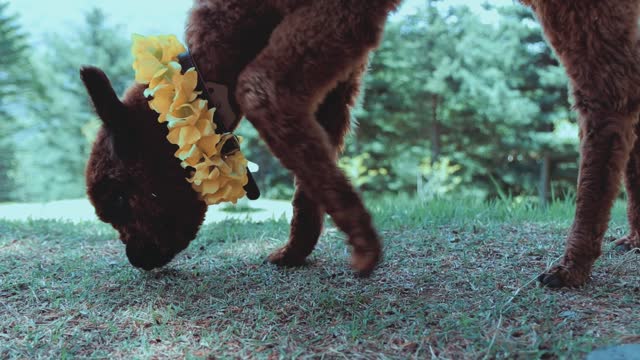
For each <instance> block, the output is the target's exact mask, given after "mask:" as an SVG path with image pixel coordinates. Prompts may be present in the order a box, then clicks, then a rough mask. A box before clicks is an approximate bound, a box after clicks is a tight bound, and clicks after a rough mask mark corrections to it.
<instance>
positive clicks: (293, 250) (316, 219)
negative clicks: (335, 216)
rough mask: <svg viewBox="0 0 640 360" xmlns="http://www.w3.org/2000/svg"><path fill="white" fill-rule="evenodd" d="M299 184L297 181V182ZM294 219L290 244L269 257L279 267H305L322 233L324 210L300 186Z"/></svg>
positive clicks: (294, 209)
mask: <svg viewBox="0 0 640 360" xmlns="http://www.w3.org/2000/svg"><path fill="white" fill-rule="evenodd" d="M296 182H297V181H296ZM292 205H293V218H292V219H291V232H290V234H289V242H288V243H287V244H286V245H285V246H283V247H281V248H279V249H277V250H276V251H274V252H272V253H271V255H269V258H268V260H269V262H270V263H272V264H276V265H279V266H300V265H304V263H305V259H306V258H307V256H309V254H311V252H312V251H313V248H314V247H315V246H316V244H317V243H318V238H319V237H320V233H321V232H322V223H323V220H324V209H322V207H321V206H320V205H318V203H317V202H315V201H313V200H312V199H311V198H310V197H309V196H307V194H305V192H304V190H302V187H300V185H298V184H297V185H296V192H295V194H294V196H293V203H292Z"/></svg>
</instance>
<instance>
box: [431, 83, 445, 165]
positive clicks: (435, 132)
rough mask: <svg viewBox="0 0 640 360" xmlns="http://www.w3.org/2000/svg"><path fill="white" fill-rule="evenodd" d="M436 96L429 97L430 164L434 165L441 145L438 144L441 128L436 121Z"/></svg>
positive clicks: (438, 156) (440, 150)
mask: <svg viewBox="0 0 640 360" xmlns="http://www.w3.org/2000/svg"><path fill="white" fill-rule="evenodd" d="M438 103H439V101H438V95H431V131H430V135H431V162H432V163H435V162H437V161H438V159H439V158H440V153H441V152H442V144H441V143H440V137H441V134H440V133H441V127H440V122H439V121H438Z"/></svg>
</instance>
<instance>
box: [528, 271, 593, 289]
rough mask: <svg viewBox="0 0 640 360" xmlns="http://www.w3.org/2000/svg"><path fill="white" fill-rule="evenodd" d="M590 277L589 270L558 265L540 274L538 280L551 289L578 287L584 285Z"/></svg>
mask: <svg viewBox="0 0 640 360" xmlns="http://www.w3.org/2000/svg"><path fill="white" fill-rule="evenodd" d="M588 277H589V271H576V270H571V269H569V268H567V267H565V266H562V265H556V266H554V267H553V268H551V270H549V272H547V273H543V274H540V276H538V281H539V282H540V284H541V285H542V286H543V287H547V288H550V289H560V288H563V287H568V288H576V287H580V286H582V285H584V284H585V283H586V282H587V278H588Z"/></svg>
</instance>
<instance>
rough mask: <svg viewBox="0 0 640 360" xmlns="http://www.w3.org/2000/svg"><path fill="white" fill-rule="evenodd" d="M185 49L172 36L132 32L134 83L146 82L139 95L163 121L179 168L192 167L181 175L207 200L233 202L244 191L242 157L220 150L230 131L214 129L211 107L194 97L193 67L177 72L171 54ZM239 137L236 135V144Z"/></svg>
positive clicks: (173, 56) (230, 136)
mask: <svg viewBox="0 0 640 360" xmlns="http://www.w3.org/2000/svg"><path fill="white" fill-rule="evenodd" d="M184 51H185V48H184V46H182V44H180V42H179V41H178V40H177V38H176V37H175V36H172V35H169V36H150V37H143V36H140V35H133V45H132V47H131V52H132V53H133V55H134V58H135V61H134V63H133V68H134V69H135V71H136V81H138V82H139V83H143V84H148V87H147V89H145V91H144V95H145V96H146V97H148V98H149V107H150V108H151V109H153V110H155V111H156V112H157V113H158V114H159V115H158V121H159V122H162V123H165V122H166V123H167V127H168V128H169V134H168V135H167V140H168V141H169V142H170V143H172V144H175V145H177V146H178V150H177V151H176V152H175V154H174V155H175V157H177V158H178V159H180V160H181V165H182V166H183V167H185V168H186V167H192V168H193V169H194V171H193V172H192V176H191V178H189V179H187V181H189V182H190V183H191V184H192V187H193V189H194V190H195V191H198V192H199V193H200V195H201V197H202V199H203V200H204V201H205V202H206V203H207V204H210V205H211V204H217V203H220V202H223V201H231V202H233V203H235V202H236V201H237V200H238V199H239V198H241V197H243V196H244V195H245V194H246V193H245V191H244V188H243V187H244V185H246V184H247V182H248V176H247V160H246V159H245V158H244V155H243V154H242V152H240V151H239V150H238V151H235V152H234V153H232V154H222V148H223V146H224V144H225V143H226V142H227V141H230V140H231V139H233V138H234V135H233V134H224V135H220V134H217V133H216V132H215V130H216V126H215V123H214V122H213V115H214V113H215V109H209V107H208V104H207V101H206V100H202V99H199V98H198V96H199V95H200V92H198V91H196V87H197V84H198V74H197V72H196V71H195V69H194V68H190V69H188V70H187V71H186V72H185V73H184V74H182V72H181V71H182V68H181V66H180V64H179V63H178V62H177V60H178V59H177V57H178V55H179V54H180V53H182V52H184ZM241 140H242V139H241V138H240V139H238V141H239V142H240V141H241Z"/></svg>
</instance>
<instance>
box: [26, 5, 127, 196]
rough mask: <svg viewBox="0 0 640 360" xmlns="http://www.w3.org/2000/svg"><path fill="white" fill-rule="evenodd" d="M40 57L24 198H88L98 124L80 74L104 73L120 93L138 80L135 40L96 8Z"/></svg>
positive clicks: (28, 136)
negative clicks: (88, 167)
mask: <svg viewBox="0 0 640 360" xmlns="http://www.w3.org/2000/svg"><path fill="white" fill-rule="evenodd" d="M46 44H47V46H46V47H44V48H42V49H40V51H38V52H36V55H35V56H34V63H35V67H36V73H37V78H38V83H37V91H36V93H37V98H36V99H34V101H32V103H31V106H30V108H29V111H30V115H31V116H30V117H29V119H25V122H27V124H26V126H27V127H28V129H29V130H28V131H27V132H26V133H25V134H23V136H24V140H23V144H25V145H26V147H25V148H23V150H22V152H23V153H24V154H25V158H24V159H23V160H24V166H22V167H21V168H20V173H19V176H20V178H29V179H30V183H29V186H28V187H25V188H24V189H22V190H23V197H25V198H28V199H35V200H51V199H59V198H69V197H81V196H83V194H84V176H83V174H84V167H85V163H86V160H87V157H88V154H89V150H90V147H91V143H92V141H93V138H94V136H95V132H96V128H97V125H98V124H99V123H98V121H99V120H98V119H97V118H96V116H95V115H94V113H93V111H92V108H91V104H90V101H89V99H88V97H87V94H86V92H85V89H84V86H83V85H82V82H81V81H80V77H79V72H78V71H79V69H80V67H81V66H82V65H85V64H90V65H94V66H98V67H101V68H103V69H104V70H105V71H106V73H107V74H108V75H109V78H110V79H111V82H112V84H113V86H114V88H115V89H116V91H117V92H118V93H122V92H123V91H124V89H125V88H126V86H128V85H129V84H130V83H131V82H132V79H133V70H132V68H131V61H132V60H131V56H130V52H129V49H130V40H129V39H128V38H127V37H126V36H125V34H122V33H121V32H120V31H119V30H118V27H117V26H114V25H110V24H109V23H108V21H107V19H106V16H105V14H104V13H103V12H102V11H100V10H98V9H93V10H91V11H90V12H88V13H86V15H85V21H84V23H83V24H82V25H81V26H80V27H78V29H77V31H75V32H73V35H71V38H68V37H62V36H60V35H58V34H52V35H51V36H50V37H49V38H48V39H47V41H46Z"/></svg>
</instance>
